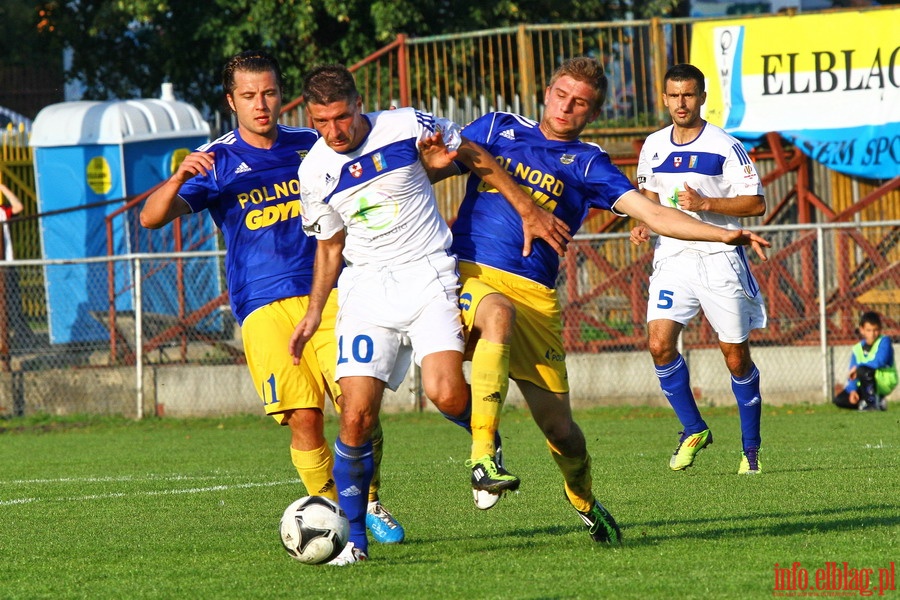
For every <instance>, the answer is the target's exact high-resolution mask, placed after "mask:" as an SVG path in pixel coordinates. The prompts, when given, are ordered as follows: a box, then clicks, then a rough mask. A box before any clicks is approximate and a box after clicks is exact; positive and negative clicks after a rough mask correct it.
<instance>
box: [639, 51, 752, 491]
mask: <svg viewBox="0 0 900 600" xmlns="http://www.w3.org/2000/svg"><path fill="white" fill-rule="evenodd" d="M664 81H665V92H664V94H663V100H664V102H665V104H666V107H667V108H668V109H669V114H670V115H671V117H672V125H670V126H668V127H666V128H664V129H662V130H660V131H657V132H655V133H653V134H651V135H650V136H649V137H648V138H647V140H646V142H645V143H644V146H643V148H642V150H641V154H640V159H639V162H638V172H637V175H638V185H639V186H640V187H641V188H642V190H643V192H644V193H645V194H646V195H647V196H649V197H651V198H655V199H658V200H659V201H660V202H661V203H662V204H664V205H666V206H672V207H675V208H678V209H680V210H682V211H684V212H686V213H688V214H690V215H691V216H693V217H694V218H696V219H699V220H701V221H705V222H707V223H711V224H714V225H718V226H720V227H724V228H727V229H740V228H741V226H740V222H739V218H741V217H753V216H760V215H762V214H764V213H765V211H766V203H765V199H764V197H763V188H762V184H761V183H760V180H759V175H758V174H757V172H756V168H755V167H754V166H753V163H752V162H751V160H750V157H749V156H748V155H747V152H746V151H745V150H744V147H743V145H742V144H741V143H740V142H739V141H738V140H736V139H735V138H733V137H732V136H730V135H728V134H727V133H726V132H725V131H723V130H722V129H720V128H719V127H716V126H715V125H712V124H711V123H707V122H706V121H705V120H703V119H702V118H701V116H700V107H701V106H702V105H703V103H704V102H705V101H706V92H705V91H704V76H703V73H702V72H701V71H700V70H699V69H697V68H696V67H694V66H692V65H688V64H681V65H676V66H674V67H672V68H670V69H669V70H668V71H667V72H666V75H665V80H664ZM631 240H632V242H634V243H635V244H640V243H643V242H646V241H647V240H649V231H648V230H647V228H646V226H644V225H639V226H637V227H635V228H634V229H633V230H632V232H631ZM701 309H702V310H703V313H704V314H705V315H706V318H707V320H708V321H709V322H710V324H711V325H712V327H713V329H715V331H716V333H717V334H718V336H719V347H720V348H721V350H722V354H723V355H724V357H725V364H726V366H727V367H728V370H729V371H730V372H731V388H732V391H733V392H734V396H735V399H736V400H737V405H738V414H739V415H740V420H741V437H742V450H743V453H742V457H741V464H740V466H739V467H738V473H740V474H754V473H759V472H760V470H761V469H760V464H759V447H760V443H761V437H760V415H761V413H762V396H761V394H760V391H759V370H758V369H757V368H756V365H755V364H754V363H753V361H752V360H751V358H750V342H749V337H750V332H751V331H752V330H753V329H758V328H763V327H765V326H766V309H765V304H764V303H763V298H762V294H761V292H760V289H759V285H758V284H757V282H756V280H755V279H754V278H753V275H752V273H751V272H750V267H749V265H748V264H747V258H746V256H745V254H744V250H743V248H742V247H740V246H738V247H734V246H728V245H725V244H719V243H714V242H689V241H683V240H676V239H673V238H669V237H666V236H660V237H659V238H658V240H657V242H656V249H655V252H654V260H653V275H652V276H651V279H650V296H649V301H648V304H647V322H648V337H649V346H650V353H651V355H652V356H653V362H654V364H655V366H656V375H657V377H659V382H660V387H661V388H662V391H663V393H664V394H665V395H666V398H668V400H669V403H670V404H671V405H672V408H673V409H674V410H675V414H676V416H677V417H678V419H679V421H681V425H682V428H683V429H682V432H681V434H680V438H679V441H678V446H677V447H676V449H675V452H674V454H673V455H672V457H671V459H670V460H669V467H670V468H671V469H672V470H675V471H680V470H682V469H686V468H687V467H689V466H691V465H692V464H693V462H694V458H695V456H696V455H697V453H698V452H699V451H700V450H702V449H703V448H705V447H706V446H708V445H709V444H711V443H712V441H713V438H712V433H711V432H710V430H709V427H708V426H707V424H706V422H705V421H704V420H703V417H702V416H701V415H700V411H699V409H698V408H697V402H696V401H695V399H694V396H693V392H692V391H691V385H690V374H689V373H688V368H687V365H686V364H685V362H684V358H683V357H682V356H681V354H680V353H679V352H678V349H677V341H678V336H679V335H680V333H681V331H682V329H683V328H684V326H685V325H686V324H687V323H688V321H690V320H691V319H692V318H693V317H694V316H695V315H696V314H697V313H698V312H699V311H700V310H701Z"/></svg>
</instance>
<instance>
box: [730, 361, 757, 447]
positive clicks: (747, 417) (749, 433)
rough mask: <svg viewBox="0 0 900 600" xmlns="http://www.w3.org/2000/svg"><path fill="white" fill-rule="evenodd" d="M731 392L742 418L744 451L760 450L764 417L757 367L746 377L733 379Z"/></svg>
mask: <svg viewBox="0 0 900 600" xmlns="http://www.w3.org/2000/svg"><path fill="white" fill-rule="evenodd" d="M731 390H732V391H733V392H734V398H735V400H737V406H738V414H739V415H740V417H741V441H742V442H743V445H744V451H746V450H747V448H759V445H760V442H761V441H762V440H761V437H760V434H759V419H760V416H761V415H762V395H761V394H760V393H759V369H757V368H756V365H753V367H752V368H751V369H750V372H749V373H747V375H746V376H745V377H742V378H740V379H736V378H735V377H734V376H732V377H731Z"/></svg>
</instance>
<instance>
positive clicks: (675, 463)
mask: <svg viewBox="0 0 900 600" xmlns="http://www.w3.org/2000/svg"><path fill="white" fill-rule="evenodd" d="M712 443H713V437H712V432H711V431H710V430H709V429H704V430H703V431H701V432H699V433H693V434H691V435H685V434H684V432H683V431H682V432H681V439H680V440H678V447H677V448H675V452H673V453H672V458H670V459H669V468H670V469H672V470H673V471H683V470H684V469H687V468H688V467H689V466H691V465H692V464H694V457H696V456H697V453H698V452H700V451H701V450H703V449H704V448H706V447H707V446H709V445H710V444H712Z"/></svg>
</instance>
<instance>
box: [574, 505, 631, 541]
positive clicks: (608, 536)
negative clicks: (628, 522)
mask: <svg viewBox="0 0 900 600" xmlns="http://www.w3.org/2000/svg"><path fill="white" fill-rule="evenodd" d="M568 499H569V497H568V495H566V500H568ZM577 512H578V516H579V517H581V520H582V521H584V524H585V526H587V528H588V531H589V532H590V534H591V539H593V540H594V541H595V542H598V543H601V544H612V543H616V544H621V543H622V532H621V531H620V530H619V525H618V524H617V523H616V520H615V519H613V516H612V515H611V514H609V511H608V510H606V509H605V508H604V507H603V505H602V504H600V501H599V500H596V499H595V500H594V505H593V506H592V507H591V510H589V511H588V512H581V511H580V510H579V511H577Z"/></svg>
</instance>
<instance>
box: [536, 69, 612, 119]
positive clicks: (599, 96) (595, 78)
mask: <svg viewBox="0 0 900 600" xmlns="http://www.w3.org/2000/svg"><path fill="white" fill-rule="evenodd" d="M564 75H568V76H569V77H571V78H572V79H575V80H576V81H581V82H583V83H586V84H588V85H589V86H591V87H592V88H594V110H600V108H601V107H602V106H603V103H604V102H606V91H607V89H608V88H609V80H607V79H606V71H605V70H604V69H603V63H601V62H600V61H599V60H597V59H596V58H591V57H589V56H577V57H575V58H570V59H568V60H566V61H565V62H563V64H561V65H560V66H559V67H557V69H556V70H555V71H554V72H553V75H552V76H551V77H550V83H549V84H548V86H547V87H553V84H554V83H556V81H557V80H558V79H559V78H560V77H563V76H564Z"/></svg>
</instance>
